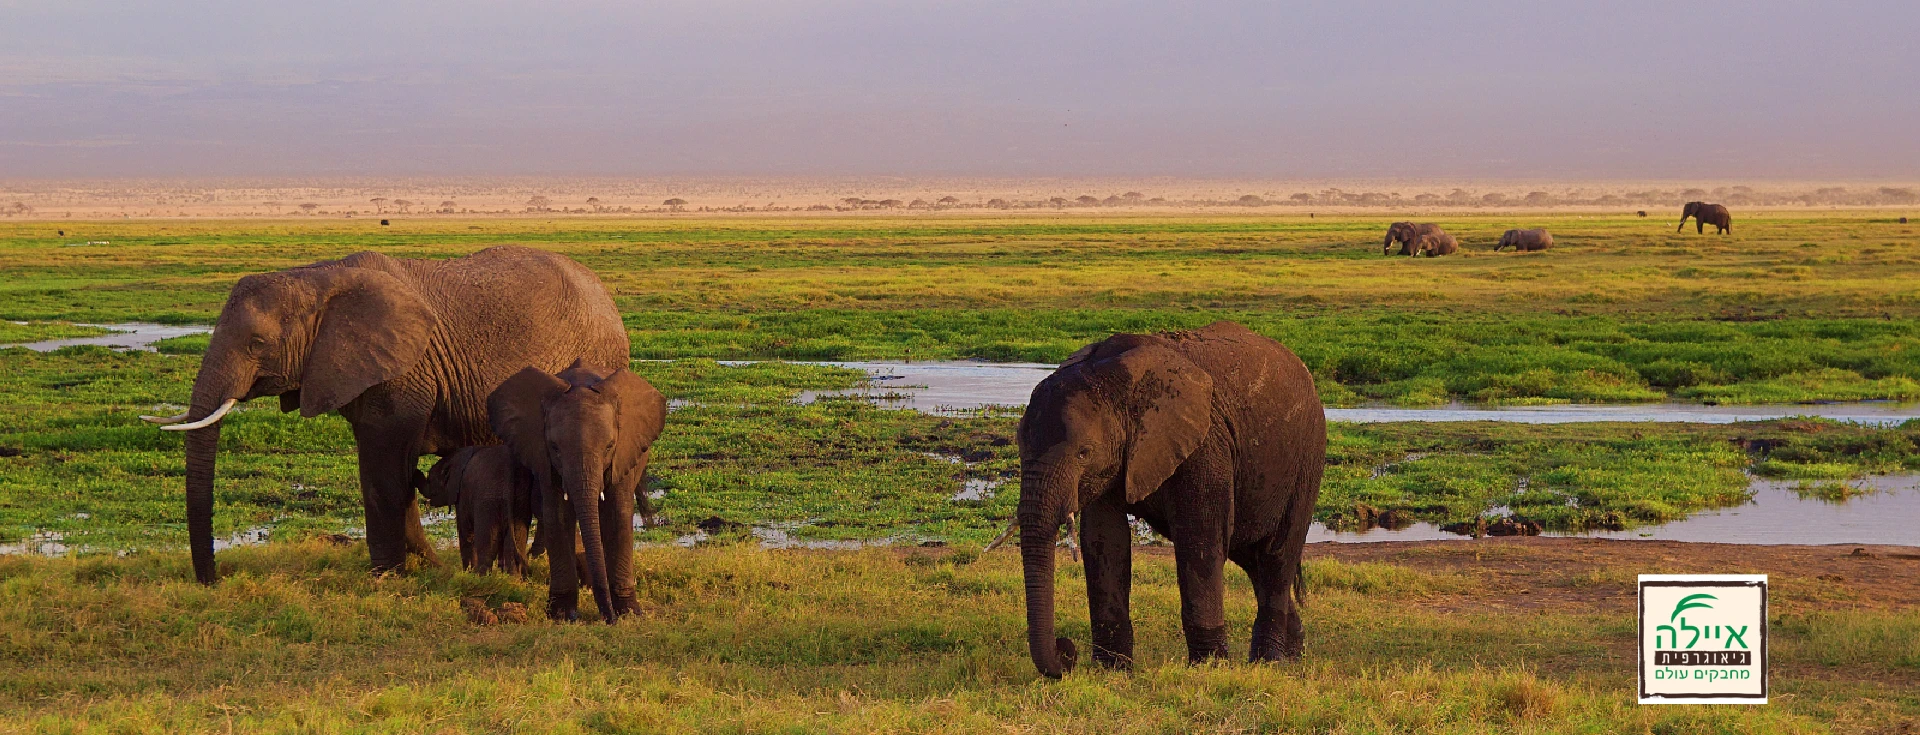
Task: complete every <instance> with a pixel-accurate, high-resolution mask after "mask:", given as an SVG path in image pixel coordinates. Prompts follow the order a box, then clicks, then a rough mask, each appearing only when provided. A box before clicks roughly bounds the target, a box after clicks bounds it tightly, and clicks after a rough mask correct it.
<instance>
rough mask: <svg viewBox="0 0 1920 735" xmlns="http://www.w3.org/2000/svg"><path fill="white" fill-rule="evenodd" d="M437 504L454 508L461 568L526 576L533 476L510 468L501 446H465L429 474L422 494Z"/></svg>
mask: <svg viewBox="0 0 1920 735" xmlns="http://www.w3.org/2000/svg"><path fill="white" fill-rule="evenodd" d="M423 494H424V495H426V496H427V499H428V501H429V502H431V503H432V504H433V505H436V506H449V505H450V506H453V508H454V526H455V527H456V528H457V529H459V536H460V564H461V566H462V567H464V568H466V569H467V570H468V571H471V572H473V573H475V574H486V573H487V572H488V571H490V570H492V569H493V566H494V564H495V562H496V561H497V562H498V563H499V565H500V571H502V572H506V573H507V574H512V575H515V576H519V577H525V576H527V529H528V527H529V526H530V525H531V524H532V522H533V477H532V476H531V475H529V474H528V473H527V471H526V470H525V469H523V468H520V467H516V466H514V463H513V450H511V449H509V448H507V446H506V445H504V444H494V445H491V446H485V447H466V448H463V449H461V450H459V451H457V452H454V453H453V454H452V455H451V456H448V457H445V458H443V459H441V460H440V461H439V462H438V463H436V464H434V466H433V469H431V470H429V471H428V472H427V482H426V490H425V492H424V493H423Z"/></svg>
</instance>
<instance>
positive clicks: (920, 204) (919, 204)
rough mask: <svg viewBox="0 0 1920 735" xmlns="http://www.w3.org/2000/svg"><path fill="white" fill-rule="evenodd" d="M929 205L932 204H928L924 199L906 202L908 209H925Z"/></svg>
mask: <svg viewBox="0 0 1920 735" xmlns="http://www.w3.org/2000/svg"><path fill="white" fill-rule="evenodd" d="M930 206H933V205H931V204H928V203H927V200H925V199H915V200H913V201H911V202H907V208H908V209H925V208H927V207H930Z"/></svg>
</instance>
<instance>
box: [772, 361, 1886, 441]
mask: <svg viewBox="0 0 1920 735" xmlns="http://www.w3.org/2000/svg"><path fill="white" fill-rule="evenodd" d="M808 364H813V365H832V366H835V367H848V368H856V369H860V370H865V371H866V372H867V377H868V382H867V384H866V385H863V386H861V387H859V388H855V389H852V390H844V391H807V392H805V393H802V394H801V396H800V398H799V400H800V402H801V403H811V402H813V401H814V400H817V399H819V398H823V397H833V396H843V397H850V398H860V399H865V400H871V401H873V402H875V403H878V404H880V405H883V406H886V407H888V408H901V409H912V410H915V411H920V412H922V413H952V412H960V411H975V410H979V409H982V408H989V407H1020V406H1025V405H1027V398H1028V396H1031V395H1032V394H1033V387H1034V386H1035V385H1038V384H1039V383H1040V381H1041V380H1042V379H1044V378H1046V377H1047V376H1048V375H1051V374H1053V371H1054V369H1055V367H1054V366H1053V365H1045V364H1040V363H994V362H974V361H961V362H911V363H909V362H819V363H808ZM1790 416H1817V417H1821V418H1829V419H1833V420H1836V421H1847V422H1851V423H1856V424H1868V425H1874V426H1893V425H1898V424H1900V423H1901V422H1903V421H1906V420H1908V419H1913V418H1920V404H1910V403H1908V404H1902V403H1891V402H1885V401H1862V402H1857V403H1815V404H1767V405H1754V406H1707V405H1701V404H1695V403H1646V404H1631V405H1611V404H1566V405H1557V406H1476V405H1469V404H1461V403H1455V404H1451V405H1447V406H1439V407H1434V408H1391V407H1365V408H1329V409H1327V420H1328V421H1346V422H1352V423H1382V422H1391V421H1510V422H1515V423H1527V424H1566V423H1578V422H1584V421H1651V422H1667V423H1680V422H1685V423H1701V424H1730V423H1734V422H1736V421H1763V420H1767V419H1778V418H1786V417H1790Z"/></svg>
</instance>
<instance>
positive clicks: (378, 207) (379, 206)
mask: <svg viewBox="0 0 1920 735" xmlns="http://www.w3.org/2000/svg"><path fill="white" fill-rule="evenodd" d="M367 203H369V204H372V205H373V212H374V214H379V213H381V212H383V211H385V210H384V209H383V208H384V207H386V206H387V198H386V197H374V198H372V199H368V200H367Z"/></svg>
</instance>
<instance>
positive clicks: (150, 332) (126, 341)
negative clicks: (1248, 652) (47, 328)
mask: <svg viewBox="0 0 1920 735" xmlns="http://www.w3.org/2000/svg"><path fill="white" fill-rule="evenodd" d="M75 326H81V327H100V328H102V329H111V330H114V333H113V334H103V335H100V336H98V337H73V338H70V339H50V340H46V341H44V342H27V343H25V344H19V345H0V347H25V348H27V349H29V350H33V351H35V352H52V351H54V350H57V349H60V348H62V347H70V346H73V345H103V346H106V347H111V348H114V349H117V350H147V351H149V352H151V351H153V343H155V342H158V341H160V340H163V339H170V338H173V337H185V336H187V335H189V334H207V333H209V332H212V331H213V327H207V326H200V325H187V326H170V325H166V324H145V323H141V322H128V323H126V324H78V325H75Z"/></svg>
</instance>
